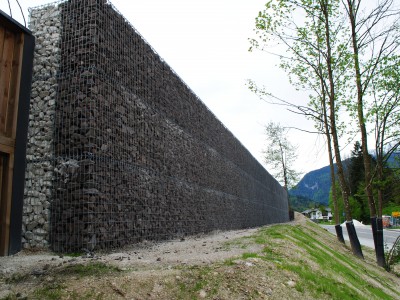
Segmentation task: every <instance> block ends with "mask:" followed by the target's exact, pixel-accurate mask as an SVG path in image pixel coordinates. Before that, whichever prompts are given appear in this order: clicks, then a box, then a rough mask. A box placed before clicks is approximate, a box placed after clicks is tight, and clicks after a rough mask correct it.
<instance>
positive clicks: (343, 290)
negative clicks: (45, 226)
mask: <svg viewBox="0 0 400 300" xmlns="http://www.w3.org/2000/svg"><path fill="white" fill-rule="evenodd" d="M296 218H297V221H296V222H293V223H290V224H281V225H274V226H267V227H262V228H260V229H259V230H258V231H257V232H256V234H253V235H250V236H246V237H244V238H240V239H236V240H234V241H229V242H226V243H224V244H223V245H222V249H229V248H231V247H239V248H241V249H244V250H245V251H246V249H255V248H256V249H260V250H259V251H256V252H254V251H248V252H244V253H242V254H241V255H240V256H237V257H229V258H227V259H225V260H223V261H219V262H216V263H202V264H200V265H191V266H184V265H182V266H175V267H163V268H159V269H157V268H154V269H148V270H137V269H136V270H133V269H131V270H124V271H122V270H120V269H118V268H116V267H115V266H113V265H112V264H111V263H110V264H105V263H100V262H96V261H93V262H91V263H89V264H86V265H75V266H72V267H71V266H69V267H64V268H61V269H57V270H54V271H53V272H52V273H50V275H48V276H47V277H38V278H32V277H29V278H28V277H27V276H25V275H23V274H20V275H18V276H13V277H12V278H6V279H5V278H1V279H0V284H1V283H2V282H3V283H6V284H8V285H9V287H10V286H11V290H13V293H11V294H9V295H8V296H7V297H6V298H3V299H19V296H21V295H22V296H27V299H400V294H399V287H400V278H399V277H397V276H396V275H394V274H391V273H387V272H385V271H384V270H383V269H381V268H378V267H377V266H376V265H375V262H374V260H373V259H374V253H373V252H372V251H371V250H368V249H364V254H365V256H366V259H365V260H359V259H357V258H356V257H354V256H353V255H352V254H351V251H350V250H349V248H348V247H347V246H344V245H341V244H339V243H338V242H336V239H335V237H334V236H333V235H331V234H329V233H328V232H326V231H325V230H324V229H322V228H321V227H319V226H317V225H315V224H314V223H312V222H309V221H308V220H306V219H304V218H302V216H300V215H299V214H297V215H296ZM254 245H259V246H260V247H253V246H254ZM221 251H223V250H221Z"/></svg>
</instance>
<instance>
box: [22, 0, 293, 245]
mask: <svg viewBox="0 0 400 300" xmlns="http://www.w3.org/2000/svg"><path fill="white" fill-rule="evenodd" d="M31 30H32V31H33V32H34V34H35V35H36V37H37V44H38V49H37V53H36V60H35V61H36V63H37V65H36V67H35V71H36V73H35V82H34V90H33V93H32V95H33V96H32V98H33V99H32V108H33V109H32V115H31V135H30V137H29V139H30V140H29V143H30V153H29V156H28V168H27V169H28V171H27V172H28V173H27V177H28V180H27V188H26V195H27V198H26V216H25V218H24V232H25V235H24V243H25V246H26V247H31V246H42V245H44V246H45V245H46V243H47V242H50V244H51V247H52V248H53V249H54V250H56V251H62V252H65V251H77V250H80V249H82V248H87V249H89V250H92V249H109V248H113V247H119V246H122V245H125V244H127V243H132V242H137V241H140V240H143V239H153V240H161V239H169V238H174V237H179V236H183V235H188V234H195V233H199V232H209V231H212V230H216V229H221V230H226V229H237V228H246V227H254V226H259V225H264V224H268V223H277V222H285V221H288V203H287V196H286V193H285V191H284V189H283V188H282V187H281V186H280V185H279V184H278V183H277V182H276V180H275V179H274V178H272V177H271V176H270V174H268V172H267V171H265V169H264V168H263V167H262V166H261V165H260V164H259V163H258V162H257V161H256V160H255V159H254V158H253V157H252V156H251V154H250V153H249V152H248V151H247V150H246V149H245V148H244V147H243V146H242V145H241V144H240V142H239V141H238V140H237V139H236V138H235V137H234V136H233V135H232V134H231V132H229V130H227V129H226V128H225V127H224V126H223V124H222V123H221V122H220V121H218V120H217V119H216V118H215V116H214V115H213V114H212V113H211V112H210V111H209V110H208V109H207V107H206V106H205V105H204V104H203V103H202V102H201V101H200V100H199V99H198V98H197V96H196V95H195V94H194V93H193V92H192V91H191V90H190V89H189V88H188V86H187V85H186V84H185V83H184V82H183V81H182V80H181V79H180V78H179V77H178V76H177V75H176V74H175V73H174V72H173V71H172V70H171V68H170V67H169V66H168V65H167V64H166V63H165V62H164V61H163V60H162V59H161V58H160V57H159V56H158V55H157V53H156V52H155V51H154V50H153V49H152V48H151V46H150V45H149V44H147V42H146V41H145V40H144V39H143V38H142V37H141V36H140V35H139V34H138V33H137V32H136V31H135V29H134V28H133V27H132V26H131V25H130V24H129V23H128V22H127V21H126V20H125V19H124V18H123V17H122V16H121V14H119V13H118V12H117V11H116V10H115V8H113V7H112V5H111V4H110V3H109V2H106V1H104V0H71V1H66V2H61V3H57V4H54V5H50V6H46V7H40V8H37V9H34V10H32V12H31ZM42 37H43V38H42ZM43 49H45V50H43ZM41 52H42V53H41ZM43 52H44V53H43ZM38 66H40V67H38ZM53 68H54V70H53ZM50 125H51V126H50ZM42 137H43V143H38V142H35V141H37V140H42ZM39 138H40V139H39ZM42 144H43V145H42ZM35 204H37V205H36V206H38V208H35V207H36V206H35ZM39 207H40V208H39ZM35 209H36V210H35ZM33 211H34V213H32V212H33ZM49 220H50V223H49Z"/></svg>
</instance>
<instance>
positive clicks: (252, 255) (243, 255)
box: [242, 253, 258, 259]
mask: <svg viewBox="0 0 400 300" xmlns="http://www.w3.org/2000/svg"><path fill="white" fill-rule="evenodd" d="M257 257H258V254H257V253H243V254H242V258H243V259H248V258H257Z"/></svg>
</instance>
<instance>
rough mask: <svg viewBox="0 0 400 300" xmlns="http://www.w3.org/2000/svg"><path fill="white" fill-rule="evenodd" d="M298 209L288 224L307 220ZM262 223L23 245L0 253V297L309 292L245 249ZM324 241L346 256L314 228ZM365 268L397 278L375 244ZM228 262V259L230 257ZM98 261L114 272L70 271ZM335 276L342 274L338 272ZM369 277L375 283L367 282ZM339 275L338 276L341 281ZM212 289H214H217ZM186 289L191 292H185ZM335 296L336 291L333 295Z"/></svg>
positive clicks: (297, 251)
mask: <svg viewBox="0 0 400 300" xmlns="http://www.w3.org/2000/svg"><path fill="white" fill-rule="evenodd" d="M307 222H308V221H306V219H305V218H304V217H303V216H302V215H300V214H296V219H295V221H293V222H291V223H290V225H293V226H296V225H301V226H307ZM259 229H260V228H253V229H245V230H234V231H224V232H213V233H211V234H208V235H198V236H192V237H187V238H185V239H179V240H172V241H167V242H162V243H154V242H143V243H141V244H136V245H132V246H129V247H125V248H123V249H119V250H117V251H113V252H110V253H94V254H85V255H81V256H78V257H71V256H68V255H57V254H55V253H51V252H48V251H38V252H32V251H22V252H21V253H18V254H17V255H14V256H9V257H0V299H311V298H313V295H312V294H310V292H309V291H307V290H300V289H298V288H296V283H297V282H298V281H299V278H298V276H297V275H296V274H295V273H293V272H289V271H287V270H284V269H281V268H279V263H278V262H276V261H274V260H273V259H272V260H271V261H268V260H262V259H260V258H259V257H254V258H252V257H249V258H247V259H244V258H243V255H245V254H246V253H247V254H251V253H262V250H263V248H264V247H265V246H266V245H263V244H262V243H254V241H251V239H249V238H248V237H250V236H252V235H254V234H255V233H256V232H257V231H258V230H259ZM316 234H317V235H318V236H319V239H321V240H322V242H323V243H324V244H329V245H331V246H332V247H336V248H337V251H341V252H344V253H346V254H348V255H350V256H351V253H350V250H349V249H348V248H347V247H343V246H342V245H340V244H339V243H337V242H336V240H335V238H334V236H333V235H331V234H329V233H327V232H326V233H325V232H324V231H323V230H321V231H318V232H316ZM277 247H278V248H276V249H275V250H276V251H280V252H282V253H284V257H285V258H287V259H288V260H289V259H291V260H300V261H301V260H302V259H304V262H305V263H307V264H308V265H309V266H310V267H311V268H313V269H314V268H315V269H318V265H316V263H315V262H313V261H311V260H308V261H306V255H305V254H306V253H305V252H304V250H303V249H301V248H299V247H296V246H295V245H294V244H293V243H291V242H290V240H289V241H288V240H285V239H282V240H281V241H279V245H278V246H277ZM365 256H366V261H365V270H366V272H369V271H371V270H372V271H373V272H375V273H374V274H379V276H388V277H387V280H388V282H390V286H389V287H385V286H382V287H381V288H382V290H383V291H385V292H388V293H389V294H391V295H392V296H393V299H400V295H396V293H393V289H392V288H390V287H391V286H392V285H394V286H396V285H398V286H400V279H399V278H398V277H396V276H394V275H393V274H389V273H387V272H384V271H383V270H379V269H378V268H377V267H376V266H375V263H374V261H373V259H374V257H373V256H374V255H373V252H372V251H367V252H366V253H365ZM227 262H228V263H227ZM95 263H100V264H101V265H106V266H110V267H111V268H113V269H112V270H111V271H110V270H108V269H105V270H104V273H100V274H91V275H90V274H89V275H82V274H80V273H77V272H75V273H68V272H66V271H68V269H71V268H73V267H74V266H81V265H90V264H95ZM338 277H339V275H338ZM368 280H369V278H368V279H366V284H376V283H370V282H368ZM339 281H340V280H339ZM215 289H218V291H216V290H215ZM188 295H189V296H188ZM332 299H334V297H333V298H332Z"/></svg>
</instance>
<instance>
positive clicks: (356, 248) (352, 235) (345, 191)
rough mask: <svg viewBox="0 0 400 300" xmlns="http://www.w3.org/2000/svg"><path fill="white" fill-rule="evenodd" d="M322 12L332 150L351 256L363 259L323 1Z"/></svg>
mask: <svg viewBox="0 0 400 300" xmlns="http://www.w3.org/2000/svg"><path fill="white" fill-rule="evenodd" d="M321 4H322V7H321V8H322V10H323V13H324V20H325V35H326V48H327V67H328V77H329V86H330V91H329V110H330V125H331V126H330V127H331V135H332V142H333V149H334V151H335V159H336V165H337V170H338V171H337V174H338V179H339V183H340V187H341V190H342V195H343V202H344V208H345V212H346V221H347V222H346V227H347V231H348V234H349V239H350V244H351V249H352V251H353V254H354V255H356V256H357V257H360V258H364V256H363V254H362V250H361V245H360V241H359V240H358V237H357V233H356V231H355V228H354V224H353V221H352V216H351V209H350V203H349V186H348V184H347V182H346V179H345V177H344V172H343V165H342V161H341V157H340V150H339V140H338V135H337V131H336V115H335V111H336V110H335V100H336V95H335V82H334V78H333V70H332V49H331V44H330V41H331V38H330V32H329V12H328V3H326V2H325V1H323V2H321Z"/></svg>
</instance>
